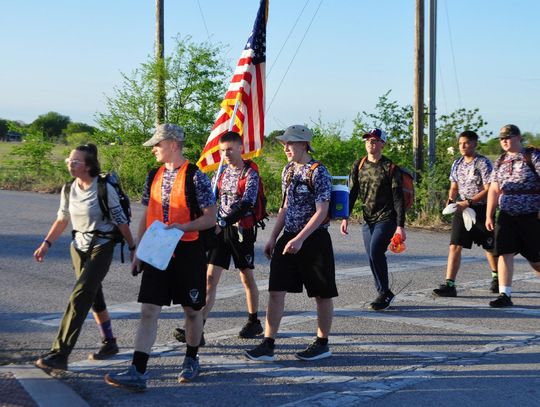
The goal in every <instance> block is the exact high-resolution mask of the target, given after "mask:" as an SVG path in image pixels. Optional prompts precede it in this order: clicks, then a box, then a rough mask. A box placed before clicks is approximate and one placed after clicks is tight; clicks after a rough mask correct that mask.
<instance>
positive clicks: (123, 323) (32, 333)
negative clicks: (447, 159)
mask: <svg viewBox="0 0 540 407" xmlns="http://www.w3.org/2000/svg"><path fill="white" fill-rule="evenodd" d="M58 199H59V198H58V196H57V195H56V196H55V195H38V194H32V193H22V192H6V191H0V363H1V364H7V363H13V364H11V365H6V366H4V367H3V368H2V369H0V382H1V383H3V384H4V386H2V385H0V405H1V404H2V394H4V395H5V394H7V391H5V390H3V389H4V388H11V389H12V392H15V391H21V390H20V388H19V390H17V389H15V387H13V386H15V384H13V383H15V382H16V381H15V380H13V377H14V376H16V377H18V378H19V379H20V380H19V382H20V383H21V384H22V385H23V386H25V388H26V389H27V390H28V389H30V390H32V389H34V390H32V393H31V395H32V396H33V397H37V398H40V397H41V398H40V400H41V405H47V404H46V400H47V399H46V397H47V395H49V396H51V395H52V394H65V397H66V399H65V400H68V401H65V402H64V403H65V405H73V404H74V403H75V401H74V400H78V401H79V402H81V403H82V405H84V404H86V405H90V406H100V407H105V406H124V405H126V406H128V405H129V406H146V405H151V404H159V405H160V406H188V405H189V406H191V405H205V406H221V405H225V404H230V405H235V406H236V405H237V406H252V405H254V404H258V405H259V406H274V405H288V406H296V405H298V406H300V405H317V406H337V405H339V406H355V405H360V404H361V405H368V406H379V405H380V406H382V405H384V406H386V405H415V406H433V405H438V406H456V405H460V404H461V405H490V406H499V405H500V406H503V405H504V406H507V405H508V404H509V403H511V404H513V405H524V406H528V405H538V400H540V374H539V370H540V369H539V367H540V352H539V351H540V335H539V330H538V325H539V324H538V317H539V316H540V284H539V283H540V279H538V278H537V277H536V276H535V275H534V274H533V273H532V272H531V271H530V269H529V268H528V267H527V265H526V263H525V262H524V261H523V259H521V258H519V259H518V261H517V270H516V278H515V284H514V291H515V294H514V297H513V299H514V303H515V306H514V307H513V308H511V309H503V310H496V309H490V308H489V307H487V302H488V301H489V300H490V299H491V298H492V297H493V295H492V294H490V293H489V292H488V291H487V289H486V288H487V287H488V285H489V278H490V275H489V270H488V268H487V265H486V262H485V260H484V258H483V254H482V251H481V250H479V249H477V248H475V249H473V250H471V251H467V252H466V254H467V255H468V256H467V257H466V258H465V259H464V262H463V265H462V270H461V274H460V275H459V280H458V291H459V297H458V298H453V299H437V300H434V299H433V298H431V296H430V292H431V290H432V289H433V288H434V287H435V286H436V285H437V284H439V283H440V282H441V281H442V280H443V278H444V268H445V264H446V262H445V258H446V251H447V247H448V246H447V245H448V233H447V232H425V231H412V230H411V231H409V234H408V240H407V245H408V249H407V251H406V252H405V253H402V254H399V255H393V254H390V255H389V262H390V265H391V271H392V274H391V281H392V288H393V290H394V291H395V292H400V293H399V295H398V296H397V299H396V301H395V303H394V305H393V307H392V308H391V309H390V310H388V311H386V312H370V311H369V310H368V309H367V307H366V305H367V303H369V302H370V301H371V300H372V299H373V298H374V296H375V291H374V288H373V283H372V277H371V275H370V271H369V267H368V266H367V262H366V258H365V256H364V255H363V250H360V246H361V244H362V243H361V233H360V228H359V227H358V226H353V228H352V232H351V234H350V236H349V237H343V236H340V235H339V232H338V225H337V224H336V225H332V227H331V233H332V238H333V242H334V246H335V252H336V266H337V278H338V289H339V293H340V295H339V297H338V298H337V299H336V301H335V308H336V311H335V314H336V316H335V319H334V325H333V334H332V336H331V339H330V341H331V349H332V351H333V353H334V357H333V358H330V359H326V360H323V361H318V362H311V363H306V362H301V361H298V360H296V359H295V358H294V352H297V351H299V350H301V349H302V348H303V347H304V346H305V345H306V344H307V343H309V342H310V341H311V340H312V338H313V332H314V328H315V320H314V318H315V314H314V312H313V301H312V300H309V299H308V298H306V297H305V296H304V295H289V296H288V297H287V303H286V308H287V312H286V316H285V318H284V319H283V323H282V327H281V334H280V336H279V338H278V341H277V348H276V354H277V355H278V360H277V362H276V363H271V364H266V363H262V364H261V363H256V362H251V361H247V360H245V359H244V358H243V357H242V352H243V350H245V349H248V348H250V347H251V346H253V344H255V343H256V342H257V341H252V340H248V341H246V340H241V339H238V338H237V333H238V331H239V329H240V328H241V326H242V325H243V323H244V320H245V311H244V309H245V300H244V297H243V294H242V288H241V286H240V283H239V279H238V276H237V273H236V272H232V271H231V272H228V273H225V274H224V276H223V278H222V282H221V284H220V288H219V292H218V301H217V303H216V306H215V308H214V312H213V313H212V314H211V318H210V319H209V320H208V322H207V325H206V328H205V336H206V339H207V346H206V347H204V348H202V349H201V351H200V357H201V363H202V365H203V368H204V371H203V373H202V375H201V376H200V379H199V380H198V381H197V382H195V383H193V384H189V385H180V384H178V383H177V381H176V377H177V374H178V372H179V363H180V362H181V359H182V355H183V353H184V347H183V345H180V344H178V343H176V342H175V341H174V340H173V338H172V336H171V331H172V330H173V328H174V327H176V326H179V325H181V323H182V321H181V312H180V310H179V309H178V308H171V309H167V310H165V311H164V312H163V314H162V319H161V321H160V325H159V331H158V337H157V341H156V346H155V348H154V354H153V357H152V359H151V361H150V365H149V369H150V374H151V380H150V381H149V389H148V391H147V392H146V393H144V394H137V395H134V394H131V393H129V392H125V391H121V390H118V389H115V388H111V387H109V386H107V385H106V384H105V383H104V382H103V380H102V377H103V375H104V373H106V372H108V371H116V370H118V369H122V368H125V367H126V366H127V365H128V364H129V361H130V356H131V349H130V347H131V346H132V344H133V335H134V332H135V327H136V325H137V320H138V305H137V304H136V303H134V300H135V298H136V295H137V290H138V284H139V279H138V278H134V277H132V276H131V275H130V274H129V271H128V268H127V266H126V265H122V264H120V262H119V260H117V261H115V262H114V263H113V267H112V268H111V272H110V273H109V275H108V276H107V278H106V281H105V287H106V288H105V292H106V298H107V300H108V303H109V308H110V310H112V312H113V315H114V322H113V328H114V330H115V334H116V335H117V336H118V338H119V343H120V346H121V347H122V352H121V354H120V355H118V356H117V357H116V358H114V359H113V360H110V361H104V362H90V361H88V360H86V357H87V355H88V354H89V353H90V352H92V351H93V350H95V349H96V347H97V342H98V341H99V338H98V332H97V329H96V327H95V325H94V323H93V322H92V321H88V323H87V324H86V325H85V327H84V329H83V332H82V334H81V337H80V340H79V343H78V346H77V348H76V350H75V351H74V353H73V354H72V356H71V358H70V370H69V371H68V372H66V373H65V374H62V375H61V376H60V377H56V380H52V379H48V376H43V375H40V374H39V373H40V372H35V370H34V369H32V367H31V362H32V361H33V360H34V359H35V358H36V355H39V354H40V353H43V352H45V351H47V350H48V348H49V346H50V344H51V341H52V339H53V337H54V334H55V332H56V329H57V326H58V319H59V317H60V316H61V312H62V311H63V309H64V307H65V303H66V300H67V297H68V295H69V292H70V289H71V287H72V285H73V276H72V274H71V268H70V262H69V254H68V242H69V236H68V233H66V234H65V235H64V236H63V237H62V238H61V239H60V241H58V242H57V243H56V244H55V245H54V246H53V248H52V249H51V251H50V255H49V257H48V258H47V259H46V262H45V263H43V264H37V263H35V262H33V260H32V257H31V255H32V252H33V249H34V247H35V246H36V245H37V244H39V242H40V241H41V239H42V238H43V236H44V234H45V233H46V231H47V229H48V227H49V225H50V223H51V221H52V219H53V218H54V216H55V213H56V210H57V205H58ZM134 209H135V217H136V218H137V216H138V215H139V214H140V207H139V206H137V205H135V208H134ZM260 233H261V234H260V237H259V242H258V243H257V248H256V249H257V253H256V257H257V260H258V264H257V270H256V275H257V278H258V281H259V286H260V287H261V293H262V295H261V303H262V305H263V306H264V305H265V304H266V300H267V295H266V281H267V278H268V270H269V267H268V262H267V261H266V260H264V259H263V257H262V255H261V250H262V245H263V243H264V241H265V239H266V236H267V235H268V229H266V230H265V231H262V232H260ZM15 364H16V365H15ZM29 377H30V379H29ZM10 383H12V384H10ZM29 383H30V384H29ZM40 385H41V386H42V387H40ZM10 386H11V387H10ZM32 386H34V387H32ZM43 386H45V387H43ZM51 386H52V387H51ZM54 386H59V387H58V388H59V389H63V390H54V391H53V390H52V389H53V387H54ZM36 387H37V388H38V390H35V389H36ZM44 388H45V389H51V390H50V391H49V392H45V393H43V389H44ZM39 389H41V390H39ZM40 391H41V392H42V393H39V392H40ZM36 392H37V393H36ZM47 393H48V394H47ZM12 394H14V393H12ZM36 394H37V395H36ZM43 397H45V399H43ZM22 400H23V398H21V399H20V401H21V404H22ZM43 400H45V401H43ZM4 402H5V401H4ZM5 403H6V405H7V402H5ZM49 403H50V404H49V405H60V404H59V403H60V402H59V401H58V400H56V401H54V402H50V401H49ZM38 404H39V403H38ZM28 405H31V404H28Z"/></svg>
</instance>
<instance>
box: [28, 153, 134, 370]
mask: <svg viewBox="0 0 540 407" xmlns="http://www.w3.org/2000/svg"><path fill="white" fill-rule="evenodd" d="M66 164H67V166H68V170H69V173H70V174H71V176H73V177H74V180H73V181H70V182H68V183H67V184H65V185H64V187H63V188H62V193H61V194H60V207H59V209H58V214H57V218H56V220H55V221H54V222H53V224H52V226H51V228H50V229H49V232H48V233H47V235H46V237H45V239H44V240H43V242H42V243H41V244H40V245H39V247H38V248H37V249H36V251H35V252H34V258H35V259H36V261H38V262H42V261H43V260H44V258H45V256H46V255H47V252H48V251H49V249H50V248H51V246H52V245H53V244H54V242H55V241H56V240H57V239H58V238H59V237H60V235H61V234H62V232H63V231H64V230H65V228H66V227H67V226H68V223H69V222H70V221H71V225H72V227H73V240H72V242H71V245H70V252H71V260H72V262H73V268H74V271H75V276H76V278H77V282H76V284H75V286H74V288H73V291H72V292H71V295H70V297H69V303H68V305H67V308H66V310H65V312H64V315H63V317H62V322H61V323H60V328H59V330H58V334H57V335H56V339H55V341H54V343H53V345H52V347H51V351H50V352H49V353H47V354H45V355H43V356H42V357H41V358H39V359H38V360H37V361H36V366H38V367H39V368H42V369H44V370H51V369H60V370H66V369H67V361H68V356H69V354H70V353H71V351H72V350H73V347H74V346H75V343H76V342H77V338H78V337H79V334H80V332H81V328H82V326H83V324H84V321H85V319H86V316H87V315H88V311H90V309H92V311H93V315H94V319H95V320H96V323H97V325H98V328H99V330H100V333H101V336H102V343H103V345H102V346H101V348H100V349H99V350H98V351H97V352H96V353H93V354H90V355H89V358H90V359H106V358H108V357H110V356H112V355H114V354H116V353H118V346H117V345H116V338H115V337H114V336H113V333H112V327H111V319H110V316H109V313H108V311H107V306H106V304H105V300H104V297H103V291H102V287H101V283H102V281H103V279H104V278H105V276H106V275H107V272H108V271H109V267H110V264H111V261H112V258H113V250H114V246H115V244H116V241H115V237H116V236H117V232H120V233H121V235H122V236H123V238H124V239H125V240H126V241H127V244H128V247H129V250H130V257H131V258H132V257H133V254H134V251H135V248H136V246H135V241H134V239H133V236H132V235H131V231H130V229H129V224H128V223H129V219H128V218H127V216H126V214H125V213H124V211H123V209H122V207H121V205H120V200H119V195H118V193H117V191H116V190H115V188H114V187H113V186H112V185H111V184H109V183H108V182H107V181H106V180H105V178H104V177H100V175H99V174H100V171H101V170H100V165H99V161H98V151H97V147H96V146H95V145H94V144H85V145H81V146H78V147H77V148H75V149H74V150H72V151H71V153H70V154H69V157H68V158H66ZM101 182H104V183H105V185H104V186H105V188H100V187H99V185H98V184H99V183H101ZM102 190H103V191H105V194H104V195H105V196H106V204H107V207H108V217H107V216H105V214H104V212H103V210H102V209H101V208H102V206H101V205H100V202H99V199H100V198H101V196H100V194H101V193H100V192H99V191H102Z"/></svg>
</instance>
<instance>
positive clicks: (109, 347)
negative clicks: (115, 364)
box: [88, 338, 119, 360]
mask: <svg viewBox="0 0 540 407" xmlns="http://www.w3.org/2000/svg"><path fill="white" fill-rule="evenodd" d="M101 343H102V344H103V345H101V348H99V350H98V351H97V352H94V353H91V354H90V355H88V359H90V360H104V359H109V358H110V357H111V356H114V355H116V354H117V353H118V350H119V349H118V345H117V344H116V338H112V339H103V341H102V342H101Z"/></svg>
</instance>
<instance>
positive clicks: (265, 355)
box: [244, 340, 276, 362]
mask: <svg viewBox="0 0 540 407" xmlns="http://www.w3.org/2000/svg"><path fill="white" fill-rule="evenodd" d="M244 355H245V356H246V357H247V358H248V359H251V360H257V361H259V362H273V361H274V360H275V359H276V358H275V356H274V345H270V343H269V342H268V341H264V340H263V341H262V342H261V343H260V344H259V345H258V346H257V347H255V348H253V349H251V350H246V351H245V352H244Z"/></svg>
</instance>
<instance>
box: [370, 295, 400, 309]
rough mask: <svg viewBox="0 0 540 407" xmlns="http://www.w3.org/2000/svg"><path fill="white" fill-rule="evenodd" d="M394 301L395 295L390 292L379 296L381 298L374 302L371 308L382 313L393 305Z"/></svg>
mask: <svg viewBox="0 0 540 407" xmlns="http://www.w3.org/2000/svg"><path fill="white" fill-rule="evenodd" d="M393 300H394V293H393V292H392V291H390V290H388V291H386V292H384V293H381V294H379V296H378V297H377V298H376V299H375V301H373V302H372V303H371V304H370V305H369V308H371V309H372V310H373V311H382V310H385V309H386V308H388V307H389V306H390V304H392V301H393Z"/></svg>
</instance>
